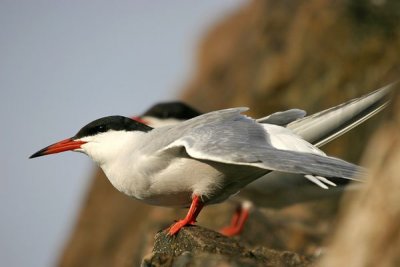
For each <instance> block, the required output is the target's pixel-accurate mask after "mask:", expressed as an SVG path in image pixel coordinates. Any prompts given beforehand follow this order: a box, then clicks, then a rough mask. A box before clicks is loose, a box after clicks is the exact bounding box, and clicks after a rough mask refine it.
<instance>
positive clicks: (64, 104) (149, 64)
mask: <svg viewBox="0 0 400 267" xmlns="http://www.w3.org/2000/svg"><path fill="white" fill-rule="evenodd" d="M244 2H245V1H244V0H242V1H239V0H235V1H232V0H226V1H199V2H192V3H189V2H187V1H168V3H167V2H164V1H136V0H135V1H118V2H110V1H95V2H90V1H47V0H39V1H28V0H26V1H24V0H22V1H11V0H10V1H9V0H5V1H0V25H1V27H0V88H1V89H0V94H1V97H0V101H1V105H0V110H1V113H0V116H1V121H2V122H3V123H2V124H3V127H2V134H1V137H2V138H1V139H0V142H1V148H2V151H3V152H2V153H1V162H2V163H1V166H2V175H1V177H2V178H1V186H0V214H1V220H0V236H1V238H0V265H1V266H52V265H54V264H55V263H56V260H57V258H58V256H59V254H60V249H61V248H62V247H63V246H64V243H65V241H66V239H67V236H68V235H69V233H70V232H71V230H72V228H73V227H74V224H75V220H76V216H77V213H78V210H79V207H80V205H81V203H82V201H83V199H84V194H85V193H86V192H87V189H88V188H87V186H88V184H89V183H90V182H91V180H90V179H89V177H90V175H89V174H90V173H91V172H92V169H93V165H92V162H91V161H90V160H89V159H88V158H86V157H84V156H82V155H76V154H72V153H68V154H67V155H64V157H59V156H56V157H52V158H48V160H41V159H40V160H28V157H29V156H30V155H31V154H32V153H33V152H35V151H37V150H38V149H40V148H42V147H43V146H46V145H48V144H50V143H53V142H55V141H57V140H59V139H62V138H65V137H69V136H72V135H73V134H75V133H76V131H78V130H79V129H80V127H82V126H83V125H85V124H86V123H88V122H90V121H92V120H93V119H96V118H99V117H102V116H106V115H114V114H120V115H126V116H129V115H134V114H139V113H141V112H143V111H144V110H145V109H147V108H148V107H149V106H150V105H152V104H154V103H155V102H158V101H162V100H171V99H176V98H177V96H178V95H179V92H180V88H181V87H182V86H183V84H184V82H185V81H186V80H187V79H188V76H189V75H190V74H191V73H192V72H193V70H194V56H195V50H196V47H197V45H198V41H199V40H200V38H201V36H202V35H204V33H205V32H206V31H207V29H208V28H209V27H210V26H211V25H213V24H215V23H216V22H217V21H218V20H220V19H221V18H222V17H225V16H226V15H227V14H229V13H231V12H232V11H233V10H235V9H236V8H238V7H239V6H241V5H242V4H243V3H244Z"/></svg>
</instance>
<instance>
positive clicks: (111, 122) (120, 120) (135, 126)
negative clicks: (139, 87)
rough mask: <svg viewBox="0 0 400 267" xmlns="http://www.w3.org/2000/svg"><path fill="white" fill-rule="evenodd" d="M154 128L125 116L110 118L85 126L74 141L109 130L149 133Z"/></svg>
mask: <svg viewBox="0 0 400 267" xmlns="http://www.w3.org/2000/svg"><path fill="white" fill-rule="evenodd" d="M152 129H153V128H151V127H150V126H147V125H146V124H143V123H141V122H138V121H136V120H134V119H130V118H127V117H123V116H108V117H104V118H100V119H97V120H94V121H92V122H91V123H89V124H87V125H85V126H84V127H83V128H82V129H80V130H79V132H78V133H77V134H76V135H75V136H74V137H73V139H79V138H82V137H86V136H93V135H96V134H98V133H103V132H107V131H109V130H114V131H142V132H148V131H151V130H152Z"/></svg>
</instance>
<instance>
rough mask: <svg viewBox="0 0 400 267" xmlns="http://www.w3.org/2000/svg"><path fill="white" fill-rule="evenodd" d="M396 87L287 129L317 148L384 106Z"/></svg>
mask: <svg viewBox="0 0 400 267" xmlns="http://www.w3.org/2000/svg"><path fill="white" fill-rule="evenodd" d="M399 86H400V83H399V82H395V83H391V84H389V85H387V86H385V87H382V88H380V89H378V90H376V91H374V92H372V93H369V94H367V95H365V96H362V97H360V98H356V99H353V100H350V101H348V102H346V103H343V104H341V105H338V106H336V107H332V108H330V109H327V110H324V111H321V112H318V113H316V114H313V115H311V116H307V117H305V118H303V119H299V120H296V121H293V122H291V123H290V124H288V126H287V128H288V129H291V130H292V131H293V132H294V133H296V134H298V135H300V136H301V137H302V138H304V139H305V140H307V141H308V142H310V143H312V144H314V145H315V146H317V147H321V146H323V145H324V144H326V143H329V142H330V141H332V140H333V139H335V138H337V137H339V136H341V135H342V134H344V133H346V132H348V131H350V130H351V129H353V128H354V127H356V126H358V125H360V124H361V123H363V122H364V121H366V120H367V119H369V118H371V117H372V116H374V115H375V114H377V113H378V112H379V111H381V110H382V109H383V108H385V106H386V105H387V103H388V101H389V99H388V98H389V97H388V95H389V94H390V92H392V91H393V90H395V89H398V88H399Z"/></svg>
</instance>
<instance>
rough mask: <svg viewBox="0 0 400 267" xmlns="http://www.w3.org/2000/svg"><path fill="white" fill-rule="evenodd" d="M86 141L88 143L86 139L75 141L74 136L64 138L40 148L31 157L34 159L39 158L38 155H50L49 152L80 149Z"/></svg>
mask: <svg viewBox="0 0 400 267" xmlns="http://www.w3.org/2000/svg"><path fill="white" fill-rule="evenodd" d="M85 143H86V142H85V141H75V140H73V139H72V138H68V139H65V140H62V141H60V142H57V143H55V144H52V145H50V146H48V147H45V148H43V149H41V150H39V151H38V152H36V153H35V154H33V155H32V156H30V157H29V158H30V159H32V158H37V157H41V156H45V155H49V154H55V153H60V152H64V151H70V150H74V149H78V148H80V147H81V146H82V145H83V144H85Z"/></svg>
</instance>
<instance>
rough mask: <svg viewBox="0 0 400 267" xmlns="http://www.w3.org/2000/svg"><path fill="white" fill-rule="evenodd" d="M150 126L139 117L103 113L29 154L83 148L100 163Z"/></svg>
mask: <svg viewBox="0 0 400 267" xmlns="http://www.w3.org/2000/svg"><path fill="white" fill-rule="evenodd" d="M151 129H152V128H151V127H149V126H147V125H145V124H143V123H141V122H139V121H136V120H133V119H130V118H126V117H123V116H109V117H104V118H101V119H97V120H95V121H92V122H91V123H89V124H87V125H86V126H84V127H83V128H82V129H80V130H79V132H78V133H77V134H76V135H74V136H73V137H71V138H68V139H65V140H62V141H60V142H57V143H54V144H52V145H50V146H47V147H45V148H43V149H41V150H39V151H38V152H36V153H34V154H33V155H32V156H30V158H36V157H40V156H45V155H50V154H55V153H60V152H65V151H75V152H83V153H85V154H87V155H88V156H90V157H91V158H92V159H93V160H94V161H96V162H98V163H100V164H101V163H102V162H104V161H105V160H107V159H108V158H110V157H113V156H115V155H114V154H115V153H119V152H120V151H121V150H122V149H124V147H126V144H127V142H129V141H131V140H132V137H133V136H135V135H136V136H137V135H140V134H142V133H146V132H148V131H150V130H151Z"/></svg>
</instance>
